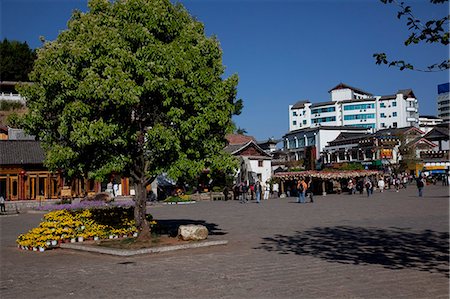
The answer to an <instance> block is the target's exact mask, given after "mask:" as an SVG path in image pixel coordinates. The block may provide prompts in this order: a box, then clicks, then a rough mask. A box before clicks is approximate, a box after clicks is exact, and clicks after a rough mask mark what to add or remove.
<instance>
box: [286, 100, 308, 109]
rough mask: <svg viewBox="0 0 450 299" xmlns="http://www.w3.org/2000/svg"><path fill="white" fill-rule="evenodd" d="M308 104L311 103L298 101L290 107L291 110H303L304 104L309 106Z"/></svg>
mask: <svg viewBox="0 0 450 299" xmlns="http://www.w3.org/2000/svg"><path fill="white" fill-rule="evenodd" d="M309 103H311V102H310V101H309V100H304V101H298V102H297V103H295V104H294V106H292V107H291V110H292V109H302V108H305V104H309Z"/></svg>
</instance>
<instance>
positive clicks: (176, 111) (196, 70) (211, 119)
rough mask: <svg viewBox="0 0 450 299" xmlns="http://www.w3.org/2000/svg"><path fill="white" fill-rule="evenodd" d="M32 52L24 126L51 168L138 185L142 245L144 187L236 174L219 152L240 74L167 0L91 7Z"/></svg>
mask: <svg viewBox="0 0 450 299" xmlns="http://www.w3.org/2000/svg"><path fill="white" fill-rule="evenodd" d="M88 7H89V11H88V12H87V13H81V12H74V14H73V15H72V17H71V19H70V21H69V22H68V29H67V30H65V31H63V32H61V33H60V34H59V36H58V37H57V39H56V40H55V41H52V42H46V43H45V44H44V46H43V48H42V49H39V50H38V57H37V60H36V62H35V66H34V70H33V71H32V73H31V74H30V76H31V79H32V81H33V82H34V83H35V84H33V85H31V86H23V87H22V89H21V93H22V94H23V95H24V96H25V97H26V98H27V106H28V108H29V113H28V115H27V116H26V118H25V119H24V120H23V125H24V126H25V127H26V128H28V130H29V131H30V132H31V133H34V134H36V135H37V136H39V139H40V140H42V142H43V145H44V148H45V150H46V154H47V155H46V163H47V165H48V166H49V167H50V168H51V169H64V170H65V171H66V172H67V174H68V175H69V176H79V175H83V176H86V175H87V176H89V177H90V178H100V179H102V178H105V177H108V175H109V174H110V173H112V172H118V173H122V174H126V175H129V176H130V177H131V179H132V181H133V182H134V187H135V191H136V195H135V204H136V207H135V219H136V224H137V227H138V229H139V232H140V233H139V238H140V239H146V238H149V237H150V231H149V227H148V223H147V221H146V219H145V201H146V191H145V190H146V189H145V187H146V186H147V185H149V184H150V183H151V182H152V181H153V180H154V179H155V177H156V176H157V175H158V174H161V173H168V174H169V176H170V177H172V178H177V177H181V176H182V177H184V178H185V177H187V176H191V177H192V176H196V175H198V173H200V171H201V170H203V169H212V170H214V169H220V170H221V171H225V172H228V171H232V169H233V168H234V167H235V166H236V165H235V161H234V159H233V158H232V157H231V156H230V155H229V154H226V153H225V152H224V151H223V148H224V146H225V138H224V136H225V134H226V133H230V132H231V131H232V128H233V126H232V120H231V118H232V115H233V114H235V113H238V112H239V111H238V108H239V107H240V103H241V102H240V101H239V100H236V86H237V83H238V77H237V75H233V76H231V77H229V78H227V79H225V78H223V74H224V66H223V64H222V51H221V49H220V45H219V42H218V40H217V39H216V38H215V37H206V36H205V32H204V27H203V24H202V23H200V22H198V21H197V20H195V19H194V18H193V17H192V16H190V15H189V13H188V12H187V11H186V9H185V8H184V7H183V6H182V5H180V4H177V5H173V4H171V2H170V1H169V0H117V1H108V0H91V1H89V4H88Z"/></svg>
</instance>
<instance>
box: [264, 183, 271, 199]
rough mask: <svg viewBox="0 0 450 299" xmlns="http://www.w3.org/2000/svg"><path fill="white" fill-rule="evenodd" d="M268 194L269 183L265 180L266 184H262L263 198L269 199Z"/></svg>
mask: <svg viewBox="0 0 450 299" xmlns="http://www.w3.org/2000/svg"><path fill="white" fill-rule="evenodd" d="M269 194H270V183H269V181H267V182H266V184H265V185H264V200H267V199H269Z"/></svg>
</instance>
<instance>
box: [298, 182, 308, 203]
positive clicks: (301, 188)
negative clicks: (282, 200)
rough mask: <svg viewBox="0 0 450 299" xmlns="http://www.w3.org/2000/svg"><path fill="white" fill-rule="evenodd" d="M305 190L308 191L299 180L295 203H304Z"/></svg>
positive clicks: (306, 186)
mask: <svg viewBox="0 0 450 299" xmlns="http://www.w3.org/2000/svg"><path fill="white" fill-rule="evenodd" d="M306 189H308V185H306V183H305V180H304V179H301V180H300V181H299V182H298V184H297V191H298V200H297V203H305V193H306Z"/></svg>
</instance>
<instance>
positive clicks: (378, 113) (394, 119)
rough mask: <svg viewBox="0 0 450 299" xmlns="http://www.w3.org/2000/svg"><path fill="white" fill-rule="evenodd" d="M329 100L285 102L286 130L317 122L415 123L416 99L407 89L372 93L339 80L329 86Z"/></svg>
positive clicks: (399, 125)
mask: <svg viewBox="0 0 450 299" xmlns="http://www.w3.org/2000/svg"><path fill="white" fill-rule="evenodd" d="M329 93H330V96H331V101H329V102H320V103H314V104H312V103H311V102H310V101H308V100H303V101H299V102H297V103H296V104H294V105H290V106H289V131H295V130H299V129H304V128H310V127H317V126H351V127H364V128H369V129H371V130H372V131H377V130H380V129H385V128H402V127H409V126H414V127H418V125H419V113H418V108H419V105H418V101H417V99H416V97H415V95H414V92H413V91H412V90H411V89H404V90H399V91H397V92H396V93H395V94H392V95H385V96H374V95H373V94H371V93H369V92H366V91H363V90H361V89H359V88H355V87H351V86H349V85H346V84H344V83H340V84H338V85H337V86H335V87H334V88H332V89H331V90H329Z"/></svg>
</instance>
